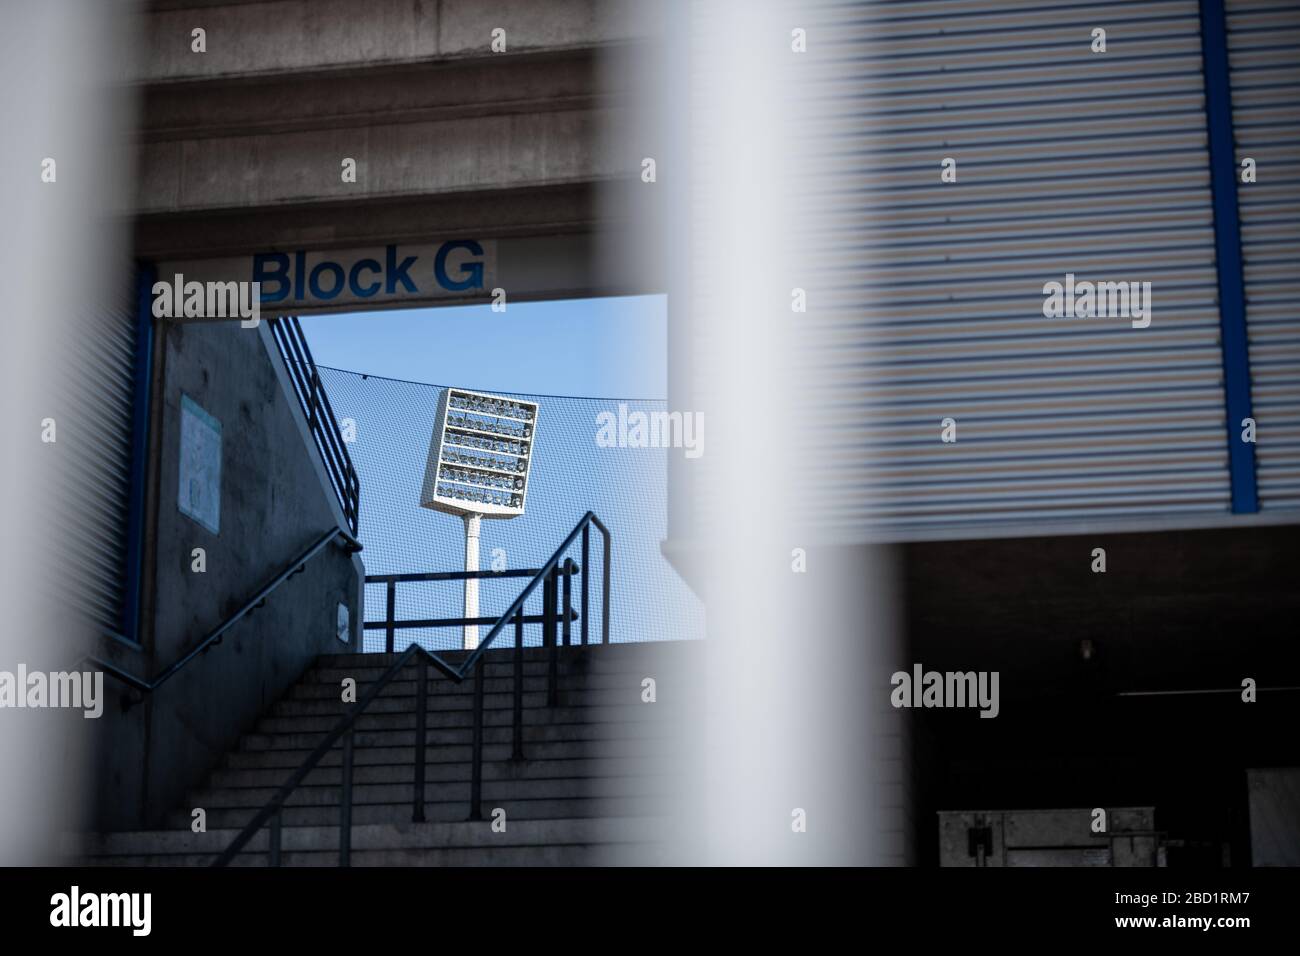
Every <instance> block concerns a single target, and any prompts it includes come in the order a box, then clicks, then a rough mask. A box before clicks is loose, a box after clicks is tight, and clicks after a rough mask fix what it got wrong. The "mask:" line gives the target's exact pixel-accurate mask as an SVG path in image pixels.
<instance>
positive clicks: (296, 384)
mask: <svg viewBox="0 0 1300 956" xmlns="http://www.w3.org/2000/svg"><path fill="white" fill-rule="evenodd" d="M270 325H271V333H272V338H273V339H274V340H275V344H276V347H277V348H278V349H279V351H280V357H281V358H282V359H283V360H284V365H285V369H286V371H288V373H289V381H290V383H291V384H292V385H293V390H294V393H295V394H296V395H297V396H298V403H299V404H300V405H301V406H302V410H303V413H304V414H305V415H306V416H307V429H308V431H310V432H311V434H312V437H313V438H314V439H315V441H316V447H317V448H318V449H319V451H320V454H321V458H322V460H323V461H324V463H325V470H326V472H328V474H329V479H330V484H331V485H332V486H333V488H334V494H335V496H336V497H337V498H338V499H339V505H340V506H341V507H342V509H343V516H344V518H345V520H346V521H347V522H348V526H349V527H350V528H351V529H352V533H353V534H354V535H355V534H357V533H358V530H357V529H358V527H359V525H360V512H361V479H360V478H359V477H358V476H357V470H356V468H355V467H354V466H353V464H352V455H351V454H350V453H349V452H348V446H347V442H346V441H345V440H344V439H343V434H342V432H341V431H340V429H339V423H338V419H337V418H336V417H335V416H334V406H333V404H332V403H331V402H330V397H329V394H328V393H327V392H326V391H325V387H324V386H323V385H322V384H321V380H320V372H319V371H318V370H317V368H316V360H315V359H314V358H313V357H312V354H311V347H310V346H309V345H308V344H307V337H306V336H305V335H304V334H303V331H302V325H301V324H299V322H298V320H297V318H295V317H294V316H291V315H285V316H280V317H278V318H274V319H271V320H270Z"/></svg>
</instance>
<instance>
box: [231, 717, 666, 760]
mask: <svg viewBox="0 0 1300 956" xmlns="http://www.w3.org/2000/svg"><path fill="white" fill-rule="evenodd" d="M414 723H415V721H414V719H412V720H411V724H412V725H414ZM679 730H680V728H679V727H678V726H677V725H675V724H674V723H673V722H670V721H667V720H664V721H659V722H655V723H651V722H648V721H635V722H634V721H624V722H621V723H570V724H528V723H525V724H524V726H523V739H524V745H525V746H527V745H528V744H530V743H559V742H563V741H583V740H620V741H633V740H646V739H662V738H665V737H675V736H676V735H677V734H678V732H679ZM353 737H354V746H355V748H356V750H358V751H360V750H361V749H362V748H367V747H414V746H415V728H414V726H412V727H411V729H409V730H405V729H403V730H386V729H381V730H356V731H354V732H353ZM324 739H325V731H324V730H323V729H322V730H320V731H318V732H316V733H295V732H291V731H282V732H278V733H252V734H245V735H244V736H243V737H242V738H241V739H240V742H239V750H240V751H241V752H260V751H265V750H304V751H311V750H314V749H315V748H316V746H317V745H318V744H319V743H320V742H321V741H322V740H324ZM473 739H474V728H473V727H472V726H470V725H469V724H466V725H465V726H464V727H433V726H429V727H426V728H425V741H426V743H427V745H428V746H429V747H443V746H457V745H459V746H470V745H471V744H472V743H473ZM483 742H484V744H511V745H513V743H514V727H513V725H512V724H511V723H509V722H506V723H503V724H496V725H485V726H484V727H483ZM342 746H343V744H342V742H341V741H340V742H339V743H336V744H335V747H337V748H340V749H341V748H342Z"/></svg>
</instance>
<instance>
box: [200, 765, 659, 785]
mask: <svg viewBox="0 0 1300 956" xmlns="http://www.w3.org/2000/svg"><path fill="white" fill-rule="evenodd" d="M675 770H676V764H675V763H674V762H673V761H671V760H665V759H662V758H660V759H657V760H652V759H649V758H647V759H629V758H626V757H619V758H594V759H593V758H585V757H584V758H581V759H573V760H525V761H523V762H522V763H512V762H510V761H507V760H499V761H492V762H484V764H483V779H484V780H529V779H545V778H549V777H621V776H635V775H643V774H647V773H673V772H675ZM290 773H291V771H290V770H289V769H288V768H284V767H276V768H272V769H259V770H218V771H215V772H214V773H213V774H212V775H211V777H210V779H209V781H208V788H209V789H218V788H224V787H278V786H281V785H283V784H284V782H285V781H286V780H287V779H288V777H289V776H290ZM413 776H414V774H413V767H412V765H411V764H376V765H367V764H362V765H360V766H353V768H352V782H353V784H354V785H355V784H368V783H410V782H411V779H412V777H413ZM424 779H425V780H426V781H437V782H451V781H457V780H469V779H470V764H469V761H460V762H456V763H437V762H430V763H428V764H426V765H425V768H424ZM304 783H306V784H309V785H317V786H339V785H340V784H341V783H342V768H340V767H316V768H315V769H313V770H312V771H311V772H310V773H308V774H307V776H306V777H305V778H304Z"/></svg>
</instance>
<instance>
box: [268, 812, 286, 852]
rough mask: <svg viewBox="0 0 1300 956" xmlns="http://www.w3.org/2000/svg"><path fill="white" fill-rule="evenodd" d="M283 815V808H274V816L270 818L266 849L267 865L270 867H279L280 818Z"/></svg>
mask: <svg viewBox="0 0 1300 956" xmlns="http://www.w3.org/2000/svg"><path fill="white" fill-rule="evenodd" d="M283 814H284V808H283V807H276V808H275V816H273V817H271V832H270V834H269V836H270V845H269V847H268V852H269V855H270V859H269V861H268V863H269V865H271V866H279V865H280V817H281V816H282V815H283Z"/></svg>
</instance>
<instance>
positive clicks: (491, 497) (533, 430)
mask: <svg viewBox="0 0 1300 956" xmlns="http://www.w3.org/2000/svg"><path fill="white" fill-rule="evenodd" d="M537 411H538V406H537V403H536V402H526V401H523V400H521V399H517V398H508V397H506V396H503V395H491V394H488V393H485V392H471V391H469V390H468V389H463V388H447V389H443V392H442V394H441V395H440V396H439V398H438V417H437V419H436V421H435V422H434V427H433V436H432V438H431V439H430V441H429V457H428V461H427V462H426V463H425V468H424V485H423V487H422V488H421V490H420V506H421V507H424V508H431V509H433V510H434V511H442V512H446V513H447V514H454V515H480V516H481V517H484V518H514V517H517V516H518V515H521V514H523V513H524V505H525V503H526V501H527V498H528V475H529V472H530V471H531V470H532V461H533V450H534V446H535V442H536V438H537Z"/></svg>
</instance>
